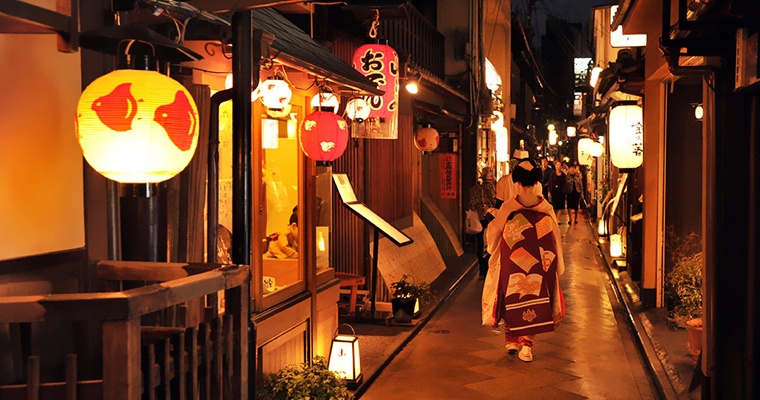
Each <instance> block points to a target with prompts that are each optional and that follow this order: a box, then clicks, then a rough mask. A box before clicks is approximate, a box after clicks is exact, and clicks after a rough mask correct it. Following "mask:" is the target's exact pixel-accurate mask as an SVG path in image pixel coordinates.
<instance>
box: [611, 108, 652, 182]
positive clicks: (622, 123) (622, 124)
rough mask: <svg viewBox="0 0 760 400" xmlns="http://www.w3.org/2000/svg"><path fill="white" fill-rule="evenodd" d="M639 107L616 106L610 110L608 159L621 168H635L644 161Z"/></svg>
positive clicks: (641, 116)
mask: <svg viewBox="0 0 760 400" xmlns="http://www.w3.org/2000/svg"><path fill="white" fill-rule="evenodd" d="M643 121H644V119H643V114H642V112H641V107H639V106H637V105H624V106H617V107H615V108H613V109H612V111H610V132H609V136H610V138H609V140H610V161H612V165H614V166H616V167H618V168H621V169H626V168H636V167H638V166H640V165H641V163H642V162H643V161H644V126H643Z"/></svg>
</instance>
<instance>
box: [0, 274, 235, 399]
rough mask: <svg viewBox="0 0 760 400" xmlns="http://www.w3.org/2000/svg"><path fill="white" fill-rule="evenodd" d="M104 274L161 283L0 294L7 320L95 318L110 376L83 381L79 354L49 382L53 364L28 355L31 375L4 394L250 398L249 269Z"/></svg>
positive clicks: (1, 317) (1, 390)
mask: <svg viewBox="0 0 760 400" xmlns="http://www.w3.org/2000/svg"><path fill="white" fill-rule="evenodd" d="M96 270H97V278H98V279H99V280H100V281H101V283H103V282H108V283H110V285H111V286H113V285H116V286H119V287H121V286H122V285H126V283H127V282H134V281H141V282H143V284H144V282H145V281H148V282H149V283H152V284H148V285H144V286H140V287H136V288H134V289H128V290H120V291H112V292H100V293H76V294H50V295H41V296H15V297H13V296H11V297H0V324H2V323H7V324H21V325H24V324H27V326H29V325H32V326H33V325H35V324H42V323H45V322H47V321H70V322H75V321H96V322H97V325H98V326H100V327H101V329H100V337H99V339H100V343H102V344H101V348H100V352H99V354H100V361H101V362H102V378H101V379H94V380H79V379H78V368H77V359H78V355H77V354H68V355H67V356H66V357H65V361H64V363H63V364H64V365H61V366H58V369H59V370H60V371H58V372H57V373H53V374H49V373H48V374H47V375H51V376H63V377H65V379H63V380H60V381H53V382H42V379H41V372H40V365H41V361H44V360H41V359H40V356H38V355H29V356H27V357H26V362H25V368H24V369H25V374H24V375H25V379H23V380H22V381H21V382H20V383H17V384H12V385H4V386H0V399H3V400H15V399H30V400H36V399H67V400H69V399H70V400H73V399H94V400H97V399H107V400H118V399H125V400H127V399H129V400H134V399H140V398H142V399H192V400H196V399H246V398H248V359H247V354H248V313H249V305H250V292H249V283H250V270H249V267H248V266H231V265H227V266H224V265H210V264H171V263H145V262H121V261H119V262H114V261H101V262H99V263H98V264H97V267H96ZM153 282H156V283H153ZM132 285H133V286H134V283H132ZM219 291H224V296H223V299H224V306H223V307H221V310H218V309H217V307H214V306H212V307H206V306H205V304H207V301H206V300H207V297H208V299H210V304H215V301H216V300H215V299H216V294H217V293H218V292H219ZM188 305H189V306H188ZM193 305H195V306H193ZM22 331H28V329H27V330H22ZM25 341H26V342H28V341H29V339H25V338H23V337H22V338H21V340H20V341H19V343H18V344H19V346H21V345H22V343H24V342H25ZM63 345H64V344H63V343H61V346H63ZM80 367H81V362H80Z"/></svg>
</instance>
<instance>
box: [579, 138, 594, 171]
mask: <svg viewBox="0 0 760 400" xmlns="http://www.w3.org/2000/svg"><path fill="white" fill-rule="evenodd" d="M593 144H594V141H593V140H591V139H589V138H582V139H580V140H578V164H580V165H591V163H592V162H593V161H594V157H593V156H592V155H591V146H592V145H593Z"/></svg>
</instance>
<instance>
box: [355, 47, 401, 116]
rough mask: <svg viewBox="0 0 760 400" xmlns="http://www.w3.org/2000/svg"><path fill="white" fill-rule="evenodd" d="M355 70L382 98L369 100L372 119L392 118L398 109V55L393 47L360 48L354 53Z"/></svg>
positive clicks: (375, 97)
mask: <svg viewBox="0 0 760 400" xmlns="http://www.w3.org/2000/svg"><path fill="white" fill-rule="evenodd" d="M354 69H356V70H357V71H359V72H361V73H362V74H363V75H364V76H366V77H367V78H368V79H369V80H371V81H372V82H375V84H377V88H378V89H380V90H382V91H384V92H385V94H384V95H382V96H372V97H368V98H367V103H369V106H370V108H371V111H370V115H369V117H370V118H392V117H393V116H395V114H396V109H397V107H398V54H397V53H396V50H393V47H390V46H388V45H385V44H379V43H372V44H365V45H364V46H361V47H359V49H357V50H356V52H355V53H354Z"/></svg>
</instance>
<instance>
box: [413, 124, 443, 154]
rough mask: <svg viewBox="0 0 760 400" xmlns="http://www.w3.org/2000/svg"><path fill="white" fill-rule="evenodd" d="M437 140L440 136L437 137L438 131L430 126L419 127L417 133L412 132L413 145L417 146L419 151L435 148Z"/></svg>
mask: <svg viewBox="0 0 760 400" xmlns="http://www.w3.org/2000/svg"><path fill="white" fill-rule="evenodd" d="M439 141H440V137H438V131H437V130H435V129H433V128H431V127H430V126H427V127H425V128H420V129H418V130H417V133H415V134H414V145H415V146H417V149H419V150H420V151H433V150H435V149H436V148H437V147H438V142H439Z"/></svg>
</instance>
